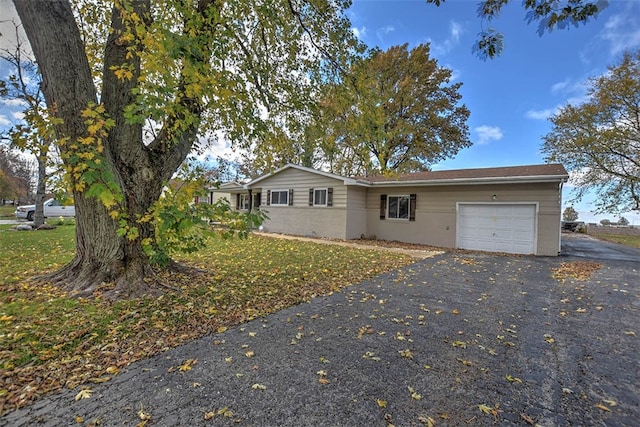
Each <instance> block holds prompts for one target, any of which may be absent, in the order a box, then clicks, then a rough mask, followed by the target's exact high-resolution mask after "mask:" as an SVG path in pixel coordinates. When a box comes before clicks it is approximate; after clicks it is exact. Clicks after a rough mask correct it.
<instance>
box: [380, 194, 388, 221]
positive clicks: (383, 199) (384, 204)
mask: <svg viewBox="0 0 640 427" xmlns="http://www.w3.org/2000/svg"><path fill="white" fill-rule="evenodd" d="M386 213H387V195H386V194H381V195H380V219H384V218H385V216H386Z"/></svg>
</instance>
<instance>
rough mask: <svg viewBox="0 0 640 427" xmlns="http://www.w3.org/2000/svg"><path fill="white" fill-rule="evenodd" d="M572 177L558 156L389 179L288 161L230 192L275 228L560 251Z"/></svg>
mask: <svg viewBox="0 0 640 427" xmlns="http://www.w3.org/2000/svg"><path fill="white" fill-rule="evenodd" d="M568 177H569V176H568V174H567V171H566V170H565V169H564V167H563V166H562V165H558V164H549V165H532V166H513V167H499V168H483V169H461V170H449V171H432V172H419V173H412V174H405V175H399V176H395V177H392V178H389V177H384V176H374V177H358V178H349V177H343V176H339V175H335V174H332V173H328V172H323V171H318V170H315V169H310V168H306V167H303V166H298V165H293V164H288V165H286V166H284V167H282V168H281V169H278V170H276V171H274V172H272V173H269V174H267V175H264V176H262V177H259V178H257V179H254V180H253V181H251V182H249V183H247V184H244V185H238V186H237V187H233V188H231V187H229V188H226V191H229V193H230V195H231V199H234V198H235V204H234V203H233V201H232V206H234V207H235V208H236V209H238V208H239V209H253V208H255V207H257V206H260V207H261V209H263V210H266V211H267V216H268V217H269V219H268V220H266V221H265V223H264V229H265V231H268V232H275V233H283V234H292V235H301V236H313V237H327V238H337V239H357V238H360V237H362V236H365V237H375V238H377V239H382V240H395V241H401V242H407V243H418V244H425V245H433V246H439V247H448V248H461V249H473V250H484V251H493V252H509V253H518V254H534V255H551V256H553V255H558V253H559V252H560V224H561V206H562V200H561V195H562V185H563V184H564V183H565V182H566V181H567V179H568ZM231 199H230V200H231Z"/></svg>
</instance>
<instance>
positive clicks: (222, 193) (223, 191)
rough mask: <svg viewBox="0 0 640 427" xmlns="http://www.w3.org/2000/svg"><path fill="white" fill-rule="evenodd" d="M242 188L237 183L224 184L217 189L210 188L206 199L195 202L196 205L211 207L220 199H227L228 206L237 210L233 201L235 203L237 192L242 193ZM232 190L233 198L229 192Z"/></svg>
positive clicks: (202, 198)
mask: <svg viewBox="0 0 640 427" xmlns="http://www.w3.org/2000/svg"><path fill="white" fill-rule="evenodd" d="M242 188H243V187H242V183H239V182H237V181H230V182H224V183H222V184H220V185H219V186H217V187H213V188H210V189H209V194H208V195H207V197H206V198H204V197H199V198H197V199H198V200H196V203H198V202H200V203H209V204H210V205H212V204H214V203H215V202H217V201H218V200H220V199H227V201H228V202H229V204H230V205H231V206H232V207H233V208H234V209H237V205H236V204H235V201H236V200H235V198H236V194H238V191H242ZM232 190H233V191H235V193H234V195H233V197H232V195H231V192H230V191H232ZM232 199H233V200H232Z"/></svg>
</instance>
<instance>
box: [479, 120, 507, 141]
mask: <svg viewBox="0 0 640 427" xmlns="http://www.w3.org/2000/svg"><path fill="white" fill-rule="evenodd" d="M474 131H475V132H476V134H477V135H478V141H477V142H478V145H486V144H488V143H490V142H491V141H499V140H501V139H502V137H503V136H504V134H503V133H502V129H500V128H499V127H497V126H486V125H482V126H478V127H477V128H475V129H474Z"/></svg>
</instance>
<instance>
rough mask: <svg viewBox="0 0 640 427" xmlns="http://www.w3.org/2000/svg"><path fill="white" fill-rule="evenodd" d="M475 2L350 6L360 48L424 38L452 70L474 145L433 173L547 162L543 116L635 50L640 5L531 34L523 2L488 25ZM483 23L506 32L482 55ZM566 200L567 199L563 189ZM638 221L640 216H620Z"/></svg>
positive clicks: (622, 2)
mask: <svg viewBox="0 0 640 427" xmlns="http://www.w3.org/2000/svg"><path fill="white" fill-rule="evenodd" d="M477 3H478V1H476V0H447V1H446V2H445V3H444V4H443V5H442V6H440V7H436V6H434V5H431V4H426V1H425V0H407V1H404V0H354V2H353V6H352V7H351V8H350V9H349V17H350V19H351V22H352V25H353V28H354V31H355V32H356V34H357V35H358V36H359V37H360V39H361V40H362V41H364V42H365V43H366V44H367V45H369V46H371V47H373V46H378V47H380V48H382V49H383V50H386V49H387V48H389V47H391V46H394V45H400V44H403V43H408V44H409V47H410V48H411V47H413V46H417V45H419V44H421V43H426V42H429V43H430V44H431V55H432V57H434V58H436V59H437V60H438V63H439V64H440V65H441V66H444V67H447V68H450V69H451V70H452V71H453V75H454V79H455V81H459V82H462V83H463V86H462V88H461V90H460V92H461V94H462V102H464V103H465V104H466V105H467V107H468V108H469V110H470V111H471V116H470V118H469V121H468V125H469V130H470V133H471V135H470V136H471V141H472V142H473V146H472V147H470V148H467V149H464V150H462V151H460V152H459V153H458V155H456V156H455V157H454V158H453V159H449V160H446V161H444V162H441V163H439V164H437V165H435V166H434V169H461V168H475V167H491V166H513V165H527V164H537V163H544V158H543V156H542V154H541V153H540V148H541V145H542V137H543V136H544V135H546V134H547V133H548V132H549V131H550V130H551V126H550V123H549V121H548V117H549V116H550V115H551V114H553V113H554V112H555V111H557V109H558V108H559V107H561V106H563V105H565V104H567V103H572V104H575V103H579V102H580V101H581V100H582V99H584V96H585V87H584V83H585V82H586V80H587V79H588V78H590V77H596V76H599V75H601V74H602V73H603V72H604V71H606V68H607V66H609V65H615V64H617V63H618V62H619V59H620V57H621V54H622V53H623V52H624V51H625V50H637V49H640V1H639V0H631V1H626V0H613V1H611V2H610V4H609V6H608V7H607V8H606V9H604V11H603V12H602V13H600V15H599V16H598V17H597V19H595V20H591V21H590V22H589V23H588V24H587V25H584V26H580V27H571V28H570V29H568V30H562V31H553V32H551V33H545V35H543V36H542V37H540V36H538V34H537V24H536V23H532V24H530V25H527V22H526V20H525V10H524V8H523V7H522V1H521V0H511V2H510V3H509V4H508V5H507V6H506V7H505V8H504V10H503V11H502V13H501V14H500V16H499V17H498V18H496V19H494V20H493V21H492V22H491V23H489V24H487V23H486V22H483V21H481V20H480V19H479V18H478V17H477V14H476V9H477ZM483 25H484V28H486V27H488V26H490V27H493V28H495V29H496V30H498V31H500V32H501V33H502V34H503V35H504V51H503V53H502V54H501V55H500V56H499V57H498V58H495V59H493V60H487V61H483V60H481V59H479V58H478V57H477V56H475V55H474V54H473V53H472V52H471V49H472V46H473V43H474V42H475V40H476V39H477V34H478V33H479V32H480V31H481V30H482V29H483ZM566 190H567V191H565V196H564V199H565V205H566V202H567V199H569V198H570V194H569V191H568V190H569V186H566ZM573 205H574V207H575V208H576V210H578V212H579V213H580V219H581V220H585V221H597V220H599V219H602V218H610V219H612V220H617V217H616V216H614V215H602V216H598V217H595V216H594V215H593V214H591V212H590V211H591V210H592V206H591V205H590V204H589V203H588V201H587V202H585V203H580V204H573ZM624 216H625V217H626V218H627V219H629V220H630V221H633V222H634V224H637V225H639V224H640V214H632V213H628V214H624Z"/></svg>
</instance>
